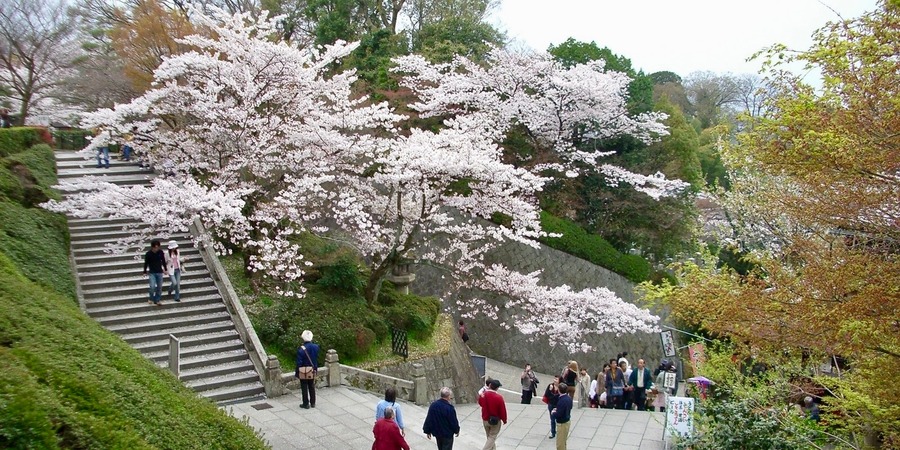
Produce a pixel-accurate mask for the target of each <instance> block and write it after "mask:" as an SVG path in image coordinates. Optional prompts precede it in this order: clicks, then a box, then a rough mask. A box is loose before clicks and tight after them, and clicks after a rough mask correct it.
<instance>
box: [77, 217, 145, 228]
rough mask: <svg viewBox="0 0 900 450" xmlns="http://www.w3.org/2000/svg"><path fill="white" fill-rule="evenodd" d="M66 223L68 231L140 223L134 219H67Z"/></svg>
mask: <svg viewBox="0 0 900 450" xmlns="http://www.w3.org/2000/svg"><path fill="white" fill-rule="evenodd" d="M67 222H68V224H69V230H81V229H84V228H90V227H94V226H107V225H112V224H120V227H121V225H125V224H140V223H141V222H139V221H137V220H134V219H126V218H118V219H110V218H103V219H81V218H77V217H68V219H67Z"/></svg>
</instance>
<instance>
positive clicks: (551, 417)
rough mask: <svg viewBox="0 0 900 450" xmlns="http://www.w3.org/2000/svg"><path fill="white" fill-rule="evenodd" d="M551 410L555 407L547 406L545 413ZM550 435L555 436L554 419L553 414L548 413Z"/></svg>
mask: <svg viewBox="0 0 900 450" xmlns="http://www.w3.org/2000/svg"><path fill="white" fill-rule="evenodd" d="M553 408H556V407H555V406H552V405H547V411H553ZM550 435H551V436H556V417H553V413H550Z"/></svg>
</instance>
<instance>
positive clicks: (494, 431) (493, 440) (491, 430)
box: [481, 420, 500, 450]
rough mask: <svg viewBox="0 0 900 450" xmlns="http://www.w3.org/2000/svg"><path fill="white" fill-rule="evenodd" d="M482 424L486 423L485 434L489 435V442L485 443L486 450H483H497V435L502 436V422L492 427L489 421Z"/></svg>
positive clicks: (483, 449) (484, 449)
mask: <svg viewBox="0 0 900 450" xmlns="http://www.w3.org/2000/svg"><path fill="white" fill-rule="evenodd" d="M482 422H484V434H485V435H487V440H486V441H484V448H482V449H481V450H497V435H499V434H500V422H497V425H491V424H489V423H488V421H487V420H483V421H482Z"/></svg>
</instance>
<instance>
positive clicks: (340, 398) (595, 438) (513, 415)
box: [223, 377, 664, 450]
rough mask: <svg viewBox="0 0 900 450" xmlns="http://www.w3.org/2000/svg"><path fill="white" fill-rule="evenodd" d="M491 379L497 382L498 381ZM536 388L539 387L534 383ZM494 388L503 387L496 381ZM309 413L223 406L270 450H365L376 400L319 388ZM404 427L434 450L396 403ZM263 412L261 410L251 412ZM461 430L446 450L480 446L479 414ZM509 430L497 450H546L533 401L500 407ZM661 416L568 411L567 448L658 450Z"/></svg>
mask: <svg viewBox="0 0 900 450" xmlns="http://www.w3.org/2000/svg"><path fill="white" fill-rule="evenodd" d="M498 378H499V377H498ZM541 381H542V382H543V379H542V380H541ZM501 382H503V384H504V385H505V384H506V382H505V381H503V379H502V378H501ZM317 393H318V399H317V402H316V408H314V409H308V410H307V409H301V408H300V407H299V405H300V394H299V392H292V393H290V394H288V395H285V396H282V397H278V398H274V399H267V400H263V401H260V402H251V403H241V404H236V405H230V406H225V407H223V408H225V409H226V410H228V411H229V412H230V413H231V414H232V415H234V416H235V417H238V418H246V419H247V420H248V422H249V424H250V426H252V427H253V428H256V429H258V430H260V431H261V432H262V434H263V436H264V437H265V439H266V440H267V441H268V442H269V443H270V444H271V445H272V448H274V449H276V450H281V449H335V450H345V449H347V450H368V449H370V448H371V447H372V442H373V436H372V426H373V425H374V423H375V404H376V403H378V401H379V400H380V397H379V396H376V395H374V394H371V393H368V392H363V391H359V390H356V389H353V388H349V387H343V386H342V387H339V388H321V389H319V390H318V391H317ZM400 404H401V405H402V406H401V410H402V412H403V418H404V421H405V422H406V440H407V442H409V444H410V447H411V448H413V449H430V448H436V445H435V443H434V441H433V440H432V441H429V440H428V439H427V438H426V437H425V435H424V434H423V433H422V424H423V423H424V421H425V415H426V413H427V407H421V406H417V405H414V404H412V403H408V402H400ZM260 406H263V407H265V406H271V407H270V408H267V409H256V407H260ZM456 410H457V415H458V416H459V421H460V426H461V428H462V430H461V433H460V436H459V437H458V438H456V442H455V445H454V449H456V450H469V449H472V450H477V449H480V448H482V445H484V428H483V427H482V422H481V410H480V409H479V407H478V406H477V405H474V404H468V405H457V407H456ZM507 412H508V416H509V423H508V424H507V425H505V426H503V428H502V430H501V432H500V437H499V439H498V440H497V448H499V449H520V450H533V449H552V448H556V447H555V445H556V444H555V439H550V438H549V437H548V436H549V430H550V422H549V416H548V414H549V412H548V411H547V408H546V406H545V405H544V404H542V403H540V400H538V401H537V403H536V404H532V405H522V404H519V403H513V402H510V401H508V402H507ZM663 419H664V417H663V414H661V413H650V412H641V411H618V410H606V409H589V408H588V409H575V410H573V413H572V427H571V434H570V436H569V439H568V448H570V449H573V450H578V449H622V450H639V449H640V450H662V449H663V448H664V444H663V441H662V435H663Z"/></svg>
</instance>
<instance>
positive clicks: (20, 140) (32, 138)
mask: <svg viewBox="0 0 900 450" xmlns="http://www.w3.org/2000/svg"><path fill="white" fill-rule="evenodd" d="M41 143H43V144H52V143H53V138H52V137H51V136H50V132H49V131H47V129H46V128H44V127H15V128H0V157H3V156H8V155H11V154H13V153H19V152H21V151H24V150H25V149H27V148H29V147H31V146H32V145H35V144H41Z"/></svg>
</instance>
